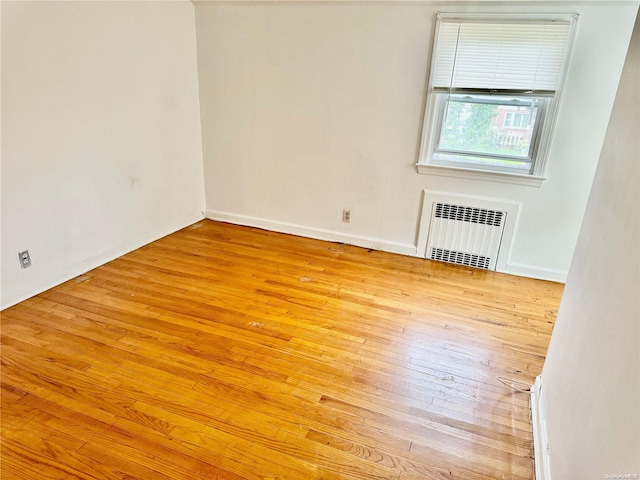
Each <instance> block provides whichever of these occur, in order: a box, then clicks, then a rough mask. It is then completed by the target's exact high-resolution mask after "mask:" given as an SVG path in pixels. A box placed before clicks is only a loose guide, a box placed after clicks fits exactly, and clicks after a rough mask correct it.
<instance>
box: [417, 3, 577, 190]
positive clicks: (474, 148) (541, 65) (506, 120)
mask: <svg viewBox="0 0 640 480" xmlns="http://www.w3.org/2000/svg"><path fill="white" fill-rule="evenodd" d="M573 23H574V17H573V16H571V17H563V18H557V17H556V18H531V17H519V18H513V17H511V18H505V17H501V18H498V19H495V18H493V19H486V18H482V19H481V18H478V17H475V18H472V17H465V16H463V17H461V16H455V17H454V16H448V15H443V14H441V15H439V16H438V22H437V28H436V41H435V45H434V52H433V58H432V62H431V74H430V83H429V92H428V95H427V108H426V109H425V123H424V127H423V133H422V135H423V138H422V145H421V151H420V159H419V162H418V170H419V171H420V172H421V173H432V172H433V168H432V167H435V168H436V169H442V167H444V168H446V169H451V170H456V171H460V170H468V171H472V172H476V173H477V172H478V171H482V172H492V173H497V174H499V175H505V174H506V175H514V176H518V177H521V176H523V175H524V176H529V177H536V178H540V177H542V175H543V173H544V167H545V162H546V153H547V150H548V144H549V140H550V138H551V133H552V132H551V130H552V129H551V126H552V125H553V116H554V113H555V107H556V104H557V99H558V93H559V90H560V86H561V83H562V77H563V74H564V67H565V65H566V62H567V55H568V51H569V47H570V43H571V42H570V40H571V34H572V29H573Z"/></svg>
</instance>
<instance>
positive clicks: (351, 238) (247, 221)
mask: <svg viewBox="0 0 640 480" xmlns="http://www.w3.org/2000/svg"><path fill="white" fill-rule="evenodd" d="M205 217H206V218H208V219H209V220H217V221H220V222H226V223H233V224H236V225H244V226H247V227H257V228H262V229H265V230H271V231H273V232H279V233H288V234H291V235H298V236H300V237H307V238H314V239H316V240H326V241H329V242H341V243H346V244H348V245H355V246H357V247H364V248H373V249H374V250H382V251H384V252H391V253H400V254H402V255H411V256H415V255H416V252H417V249H416V246H415V245H410V244H407V243H398V242H389V241H386V240H379V239H377V238H370V237H363V236H359V235H350V234H348V233H342V232H336V231H334V230H325V229H322V228H314V227H305V226H303V225H297V224H294V223H286V222H278V221H275V220H268V219H266V218H259V217H251V216H248V215H239V214H236V213H229V212H219V211H216V210H207V211H206V212H205Z"/></svg>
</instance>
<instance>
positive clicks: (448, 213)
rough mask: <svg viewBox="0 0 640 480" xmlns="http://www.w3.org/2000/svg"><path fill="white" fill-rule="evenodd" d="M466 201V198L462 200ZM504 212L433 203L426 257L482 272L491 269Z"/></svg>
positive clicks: (469, 206)
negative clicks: (478, 269)
mask: <svg viewBox="0 0 640 480" xmlns="http://www.w3.org/2000/svg"><path fill="white" fill-rule="evenodd" d="M465 200H466V199H465ZM505 221H506V213H505V212H504V211H500V210H492V209H487V208H481V207H479V206H474V205H461V204H460V203H458V202H455V201H454V202H451V203H448V202H434V203H433V204H432V207H431V223H430V224H429V236H428V239H427V257H428V258H430V259H432V260H438V261H441V262H447V263H455V264H458V265H466V266H469V267H475V268H481V269H484V270H495V269H496V263H497V257H498V251H499V249H500V243H501V241H502V233H503V231H504V224H505Z"/></svg>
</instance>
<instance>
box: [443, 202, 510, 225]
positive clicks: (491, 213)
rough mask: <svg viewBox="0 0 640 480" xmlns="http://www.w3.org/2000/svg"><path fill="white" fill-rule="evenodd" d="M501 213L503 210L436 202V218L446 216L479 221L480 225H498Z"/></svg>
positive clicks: (473, 221)
mask: <svg viewBox="0 0 640 480" xmlns="http://www.w3.org/2000/svg"><path fill="white" fill-rule="evenodd" d="M503 215H504V213H503V212H498V211H496V210H486V209H484V208H474V207H463V206H460V205H449V204H447V203H436V218H448V219H449V220H458V221H460V222H471V223H479V224H480V225H493V226H495V227H499V226H500V225H501V223H502V216H503Z"/></svg>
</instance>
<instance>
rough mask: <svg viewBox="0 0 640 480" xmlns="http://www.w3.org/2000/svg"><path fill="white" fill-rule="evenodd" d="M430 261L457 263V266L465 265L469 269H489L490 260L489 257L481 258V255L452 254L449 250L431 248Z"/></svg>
mask: <svg viewBox="0 0 640 480" xmlns="http://www.w3.org/2000/svg"><path fill="white" fill-rule="evenodd" d="M430 258H431V259H432V260H439V261H441V262H448V263H457V264H458V265H467V266H469V267H476V268H484V269H485V270H488V269H489V265H490V264H491V259H490V258H489V257H483V256H482V255H472V254H470V253H464V252H453V251H451V250H444V249H442V248H432V249H431V257H430Z"/></svg>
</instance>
